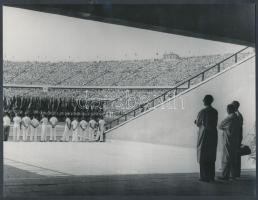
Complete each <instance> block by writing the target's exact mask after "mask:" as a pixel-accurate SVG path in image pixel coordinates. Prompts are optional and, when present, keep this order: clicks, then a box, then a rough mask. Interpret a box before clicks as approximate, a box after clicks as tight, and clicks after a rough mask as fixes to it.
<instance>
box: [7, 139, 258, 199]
mask: <svg viewBox="0 0 258 200" xmlns="http://www.w3.org/2000/svg"><path fill="white" fill-rule="evenodd" d="M244 159H245V160H246V158H244ZM247 163H248V165H247ZM243 164H244V165H243V167H244V168H246V169H249V170H245V171H244V173H243V177H241V178H240V179H239V180H237V181H233V182H232V181H231V182H226V183H225V182H219V181H217V182H215V183H201V182H199V181H198V177H199V174H198V171H199V166H198V164H197V162H196V151H195V149H193V148H186V147H177V146H168V145H155V144H148V143H138V142H127V141H107V142H105V143H95V142H90V143H72V142H67V143H66V142H57V143H51V142H45V143H40V142H5V143H4V166H5V167H4V194H5V195H6V196H10V197H11V196H22V195H24V194H26V196H33V197H35V196H45V195H51V196H52V195H53V196H56V195H111V194H112V195H197V196H198V195H251V196H252V195H254V194H255V180H256V177H255V170H254V169H255V165H254V163H253V164H252V163H251V164H250V161H249V162H243ZM217 169H219V163H217ZM250 169H253V170H250ZM218 174H219V173H218Z"/></svg>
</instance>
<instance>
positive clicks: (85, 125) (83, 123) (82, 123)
mask: <svg viewBox="0 0 258 200" xmlns="http://www.w3.org/2000/svg"><path fill="white" fill-rule="evenodd" d="M80 127H81V134H80V141H86V139H89V136H88V122H87V121H86V120H84V119H83V120H81V121H80Z"/></svg>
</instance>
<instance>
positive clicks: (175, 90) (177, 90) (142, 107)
mask: <svg viewBox="0 0 258 200" xmlns="http://www.w3.org/2000/svg"><path fill="white" fill-rule="evenodd" d="M248 48H250V47H245V48H243V49H241V50H240V51H238V52H236V53H234V54H233V55H231V56H229V57H227V58H225V59H223V60H222V61H220V62H218V63H216V64H215V65H212V66H211V67H209V68H207V69H205V70H203V71H202V72H200V73H198V74H196V75H194V76H192V77H190V78H189V79H186V80H183V81H182V82H180V83H179V84H177V85H176V86H175V87H173V88H171V89H170V90H168V91H166V92H164V93H163V94H161V95H159V96H157V97H155V98H153V99H151V100H150V101H147V102H145V103H143V104H141V105H140V106H138V107H137V108H135V109H133V110H131V111H129V112H127V113H125V114H123V115H122V116H120V117H118V118H116V119H114V120H112V121H110V122H109V123H107V124H106V130H109V129H112V128H114V127H115V126H117V125H119V124H120V123H123V122H125V121H127V120H128V119H129V118H130V117H136V116H137V115H139V114H140V113H142V112H144V111H146V110H148V109H149V108H152V107H155V106H156V105H158V104H160V103H162V102H164V101H166V100H167V99H169V98H172V97H173V96H176V95H178V94H179V93H181V92H182V91H184V90H186V89H189V88H190V87H191V82H192V81H193V80H194V79H196V78H201V81H200V82H203V81H204V80H205V75H206V74H207V72H209V71H211V70H212V69H216V68H217V70H216V74H217V73H219V72H220V71H221V66H222V64H223V63H225V62H226V61H228V60H230V59H231V58H233V59H234V63H237V62H238V55H239V54H240V53H242V52H243V51H245V50H246V49H248ZM208 77H210V76H206V78H208ZM200 82H199V83H200ZM183 86H186V87H183ZM172 92H173V93H172ZM158 100H159V101H158ZM145 106H146V107H145Z"/></svg>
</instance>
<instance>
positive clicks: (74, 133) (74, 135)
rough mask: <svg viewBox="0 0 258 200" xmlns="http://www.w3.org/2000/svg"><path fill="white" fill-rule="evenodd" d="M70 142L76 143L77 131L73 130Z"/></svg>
mask: <svg viewBox="0 0 258 200" xmlns="http://www.w3.org/2000/svg"><path fill="white" fill-rule="evenodd" d="M72 142H78V129H75V130H73V135H72Z"/></svg>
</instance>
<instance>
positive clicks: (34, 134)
mask: <svg viewBox="0 0 258 200" xmlns="http://www.w3.org/2000/svg"><path fill="white" fill-rule="evenodd" d="M37 140H38V127H36V128H34V127H31V128H30V141H34V142H37Z"/></svg>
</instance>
